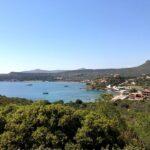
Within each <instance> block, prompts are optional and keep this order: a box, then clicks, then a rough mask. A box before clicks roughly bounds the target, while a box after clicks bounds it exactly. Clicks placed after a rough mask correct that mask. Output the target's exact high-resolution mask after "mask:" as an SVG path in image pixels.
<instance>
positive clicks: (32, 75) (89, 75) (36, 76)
mask: <svg viewBox="0 0 150 150" xmlns="http://www.w3.org/2000/svg"><path fill="white" fill-rule="evenodd" d="M113 74H120V75H121V76H124V77H138V76H141V75H142V74H150V60H148V61H146V62H145V63H144V64H142V65H140V66H137V67H132V68H121V69H85V68H81V69H78V70H53V71H47V70H41V69H36V70H30V71H23V72H11V73H9V74H1V75H0V81H4V80H20V81H24V80H43V81H46V80H49V81H55V80H64V81H82V80H90V79H95V78H97V77H98V76H110V75H113Z"/></svg>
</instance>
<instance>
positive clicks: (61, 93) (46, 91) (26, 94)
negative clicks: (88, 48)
mask: <svg viewBox="0 0 150 150" xmlns="http://www.w3.org/2000/svg"><path fill="white" fill-rule="evenodd" d="M102 93H104V91H97V90H87V89H86V84H85V83H80V82H42V81H30V82H29V81H28V82H4V81H3V82H0V95H2V96H7V97H19V98H26V99H30V100H33V101H35V100H48V101H49V102H55V101H58V100H63V101H64V102H70V101H76V100H77V99H80V100H82V101H84V102H88V101H95V99H97V98H98V97H99V96H100V95H101V94H102Z"/></svg>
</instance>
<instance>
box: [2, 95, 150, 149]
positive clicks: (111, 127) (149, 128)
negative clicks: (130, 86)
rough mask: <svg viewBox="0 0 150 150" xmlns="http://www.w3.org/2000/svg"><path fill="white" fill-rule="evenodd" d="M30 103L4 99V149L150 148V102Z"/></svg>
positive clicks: (105, 98) (104, 99) (101, 99)
mask: <svg viewBox="0 0 150 150" xmlns="http://www.w3.org/2000/svg"><path fill="white" fill-rule="evenodd" d="M110 98H111V95H103V96H102V97H101V98H100V99H98V100H96V102H93V103H92V102H91V103H83V102H82V101H81V100H77V101H76V102H70V103H67V104H64V103H63V101H58V102H56V103H54V104H51V103H49V102H47V101H36V102H32V101H27V100H22V99H8V98H7V97H0V149H2V150H12V149H13V150H17V149H40V150H44V149H50V148H51V149H65V150H70V149H72V150H73V149H74V150H80V149H86V150H88V149H89V150H91V149H98V150H99V149H125V150H132V149H139V150H140V149H147V150H148V149H150V101H148V100H147V101H139V102H134V101H128V100H127V101H117V102H115V103H112V102H110V101H109V99H110Z"/></svg>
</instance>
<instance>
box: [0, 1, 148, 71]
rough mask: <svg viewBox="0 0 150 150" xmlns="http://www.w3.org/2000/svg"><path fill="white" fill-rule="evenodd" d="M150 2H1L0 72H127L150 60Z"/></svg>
mask: <svg viewBox="0 0 150 150" xmlns="http://www.w3.org/2000/svg"><path fill="white" fill-rule="evenodd" d="M149 8H150V0H124V1H123V0H0V73H8V72H10V71H24V70H32V69H37V68H40V69H46V70H55V69H56V70H57V69H78V68H93V69H94V68H121V67H132V66H138V65H140V64H142V63H144V62H145V61H146V60H148V59H150V9H149Z"/></svg>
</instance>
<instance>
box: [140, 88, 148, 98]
mask: <svg viewBox="0 0 150 150" xmlns="http://www.w3.org/2000/svg"><path fill="white" fill-rule="evenodd" d="M142 94H143V97H144V98H150V89H145V90H143V91H142Z"/></svg>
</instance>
